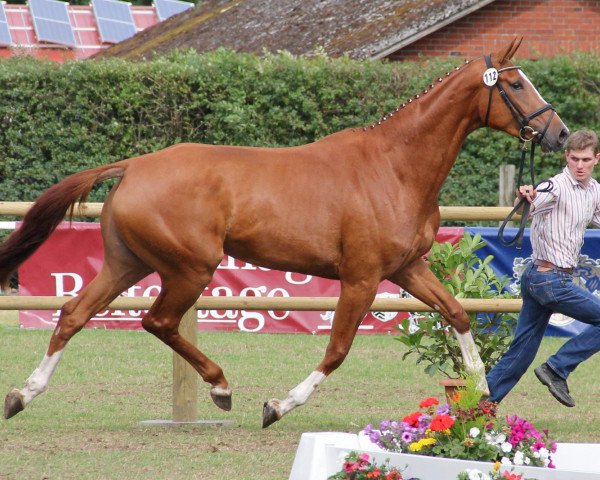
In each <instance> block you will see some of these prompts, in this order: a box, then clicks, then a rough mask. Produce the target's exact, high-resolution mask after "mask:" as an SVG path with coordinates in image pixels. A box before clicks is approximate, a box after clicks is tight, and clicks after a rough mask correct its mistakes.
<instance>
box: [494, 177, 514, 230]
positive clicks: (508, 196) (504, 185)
mask: <svg viewBox="0 0 600 480" xmlns="http://www.w3.org/2000/svg"><path fill="white" fill-rule="evenodd" d="M498 174H499V175H498V206H499V207H512V206H513V205H514V200H515V188H516V187H515V166H514V165H500V167H499V172H498ZM499 224H500V225H502V222H500V223H499ZM506 226H507V227H509V228H510V227H513V226H514V223H513V222H508V224H507V225H506Z"/></svg>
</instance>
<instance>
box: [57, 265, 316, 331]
mask: <svg viewBox="0 0 600 480" xmlns="http://www.w3.org/2000/svg"><path fill="white" fill-rule="evenodd" d="M218 268H219V269H221V270H246V271H252V270H254V271H256V270H258V271H264V272H269V271H271V270H270V269H269V268H264V267H257V266H255V265H252V264H251V263H247V262H240V261H238V260H236V259H235V258H233V257H230V256H225V257H224V258H223V260H222V262H221V264H220V265H219V267H218ZM51 275H52V276H53V277H54V279H55V282H54V283H55V291H56V296H75V295H77V294H79V292H80V291H81V289H82V288H83V287H84V281H83V277H82V276H81V275H79V274H77V273H74V272H59V273H52V274H51ZM284 277H285V281H286V282H287V283H288V284H290V285H294V286H295V285H307V284H309V283H311V281H312V280H313V276H312V275H305V274H298V273H293V272H284ZM160 290H161V286H160V285H150V286H146V287H143V286H141V285H138V284H136V285H132V286H131V287H129V288H128V289H127V290H125V291H124V292H123V293H122V294H121V295H122V296H124V297H140V296H141V297H146V298H149V297H155V296H157V295H159V294H160ZM205 293H206V294H208V295H210V296H213V297H220V296H224V297H233V296H236V295H238V294H236V292H234V291H233V289H232V288H230V287H228V286H223V285H221V286H216V287H214V288H212V290H211V289H210V288H209V287H207V288H205ZM239 296H241V297H245V296H254V297H263V296H266V297H271V298H273V297H288V298H289V297H290V293H289V292H288V290H286V289H285V288H282V287H275V288H272V289H270V287H267V286H266V285H258V286H249V287H245V288H243V289H242V290H241V291H240V292H239ZM146 312H147V310H108V309H107V310H103V311H101V312H98V313H97V314H96V315H94V317H93V318H92V320H94V319H96V320H105V321H106V320H113V321H119V320H121V321H125V320H141V319H142V317H143V316H144V314H145V313H146ZM59 315H60V310H58V311H56V312H54V313H53V314H52V316H53V317H55V318H56V319H58V317H59ZM289 316H290V312H289V311H275V310H269V311H267V312H266V315H265V312H256V311H247V310H198V321H199V322H200V323H231V324H237V326H238V328H239V329H240V330H242V331H244V332H259V331H260V330H262V329H263V328H264V326H265V322H266V319H267V318H271V319H273V320H275V321H282V320H285V319H286V318H288V317H289Z"/></svg>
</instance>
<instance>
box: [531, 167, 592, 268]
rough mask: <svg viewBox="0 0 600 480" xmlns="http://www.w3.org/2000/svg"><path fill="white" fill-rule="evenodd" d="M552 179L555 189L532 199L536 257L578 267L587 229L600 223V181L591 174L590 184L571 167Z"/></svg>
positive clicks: (562, 265) (536, 258)
mask: <svg viewBox="0 0 600 480" xmlns="http://www.w3.org/2000/svg"><path fill="white" fill-rule="evenodd" d="M551 180H552V183H553V184H554V186H553V188H552V190H551V191H550V192H540V193H538V194H537V195H536V197H535V198H534V200H533V202H532V205H533V206H534V207H535V208H534V209H533V212H532V214H531V217H532V222H531V235H530V238H531V246H532V248H533V255H532V257H533V259H534V260H546V261H548V262H551V263H553V264H554V265H556V266H558V267H564V268H574V267H576V266H577V264H578V262H579V254H580V252H581V247H582V246H583V237H584V235H585V229H586V228H587V226H588V225H589V224H590V223H592V224H594V225H596V226H600V184H599V183H598V182H597V181H596V180H594V179H593V178H591V179H590V180H589V182H588V184H587V186H585V185H583V184H582V183H580V182H578V181H577V180H576V179H575V177H574V176H573V175H572V174H571V172H570V171H569V168H568V167H565V168H564V170H563V171H562V172H561V173H559V174H558V175H556V176H554V177H552V179H551ZM542 187H543V184H542Z"/></svg>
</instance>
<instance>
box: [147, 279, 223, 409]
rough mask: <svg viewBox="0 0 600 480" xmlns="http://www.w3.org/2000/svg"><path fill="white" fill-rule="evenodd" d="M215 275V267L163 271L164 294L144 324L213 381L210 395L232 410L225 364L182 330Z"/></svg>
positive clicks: (208, 381)
mask: <svg viewBox="0 0 600 480" xmlns="http://www.w3.org/2000/svg"><path fill="white" fill-rule="evenodd" d="M211 276H212V271H208V270H207V271H205V272H203V273H201V274H197V273H192V274H191V275H190V274H189V272H188V273H187V275H186V273H185V272H178V273H177V274H175V273H173V274H170V275H169V276H166V275H164V274H161V280H162V289H161V292H160V295H159V296H158V298H157V299H156V301H155V302H154V304H153V305H152V307H151V308H150V310H149V311H148V313H147V314H146V316H145V317H144V319H143V320H142V326H143V327H144V329H146V330H147V331H148V332H150V333H152V334H153V335H155V336H156V337H157V338H159V339H160V340H162V341H163V342H164V343H165V344H166V345H168V346H169V347H171V348H172V349H173V351H175V352H176V353H178V354H179V355H180V356H181V357H182V358H184V359H185V360H186V361H187V362H188V363H189V364H190V365H191V366H192V367H194V369H195V370H196V371H197V372H198V373H199V374H200V376H201V377H202V379H203V380H204V381H205V382H207V383H209V384H211V385H212V388H211V390H210V395H211V398H212V400H213V402H214V403H215V404H216V405H217V406H218V407H219V408H221V409H223V410H231V389H230V388H229V384H228V383H227V380H226V379H225V376H224V375H223V370H222V369H221V367H219V365H217V364H216V363H215V362H213V361H212V360H211V359H209V358H208V357H207V356H206V355H204V354H203V353H202V352H201V351H200V350H198V348H196V347H195V346H194V345H192V344H191V343H190V342H189V341H187V340H186V339H185V338H183V337H182V336H181V335H180V334H179V323H180V321H181V318H182V316H183V314H184V313H185V312H186V311H187V310H189V309H190V308H191V307H192V306H193V305H194V303H195V302H196V300H197V299H198V297H199V296H200V294H201V293H202V291H203V290H204V287H205V286H206V285H208V283H209V282H210V279H211Z"/></svg>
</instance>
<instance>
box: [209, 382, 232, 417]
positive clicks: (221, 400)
mask: <svg viewBox="0 0 600 480" xmlns="http://www.w3.org/2000/svg"><path fill="white" fill-rule="evenodd" d="M210 398H212V401H213V402H214V403H215V405H216V406H217V407H219V408H220V409H221V410H225V411H226V412H228V411H230V410H231V390H230V389H222V388H213V389H212V390H211V391H210Z"/></svg>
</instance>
